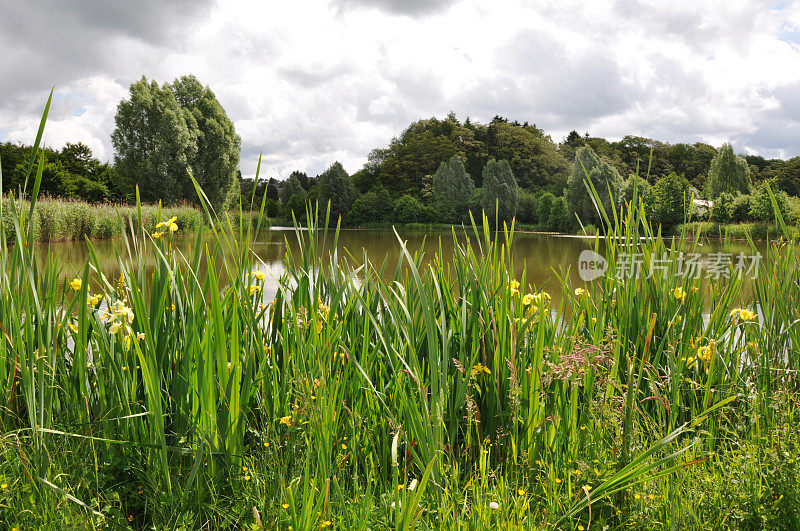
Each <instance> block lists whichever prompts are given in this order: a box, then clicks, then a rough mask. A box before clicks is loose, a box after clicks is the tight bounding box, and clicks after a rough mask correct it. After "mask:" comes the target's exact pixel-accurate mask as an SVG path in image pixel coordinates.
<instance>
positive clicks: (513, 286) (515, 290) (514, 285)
mask: <svg viewBox="0 0 800 531" xmlns="http://www.w3.org/2000/svg"><path fill="white" fill-rule="evenodd" d="M511 294H512V295H518V294H519V282H517V281H516V280H512V281H511Z"/></svg>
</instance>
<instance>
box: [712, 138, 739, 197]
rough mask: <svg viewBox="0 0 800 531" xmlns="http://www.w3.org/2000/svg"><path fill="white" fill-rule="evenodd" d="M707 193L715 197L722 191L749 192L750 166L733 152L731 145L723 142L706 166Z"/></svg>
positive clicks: (731, 192) (732, 192)
mask: <svg viewBox="0 0 800 531" xmlns="http://www.w3.org/2000/svg"><path fill="white" fill-rule="evenodd" d="M707 186H708V195H709V197H710V198H711V199H716V198H717V197H719V195H720V194H721V193H723V192H728V193H730V194H734V195H736V194H749V193H750V167H749V166H748V165H747V161H745V160H744V159H743V158H742V157H740V156H738V155H736V153H734V152H733V146H731V145H730V144H723V145H722V147H721V148H720V149H719V151H717V154H716V155H715V156H714V158H713V159H712V160H711V166H710V167H709V168H708V184H707Z"/></svg>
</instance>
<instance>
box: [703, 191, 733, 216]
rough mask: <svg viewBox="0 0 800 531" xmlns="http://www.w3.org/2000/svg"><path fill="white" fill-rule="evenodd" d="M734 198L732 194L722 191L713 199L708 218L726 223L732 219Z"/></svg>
mask: <svg viewBox="0 0 800 531" xmlns="http://www.w3.org/2000/svg"><path fill="white" fill-rule="evenodd" d="M735 200H736V198H735V197H734V196H733V194H729V193H728V192H722V193H721V194H720V195H719V197H717V198H716V199H715V200H714V204H713V206H712V207H711V214H710V216H709V219H710V220H711V221H714V222H717V223H727V222H728V221H731V219H733V202H734V201H735Z"/></svg>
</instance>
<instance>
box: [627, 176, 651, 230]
mask: <svg viewBox="0 0 800 531" xmlns="http://www.w3.org/2000/svg"><path fill="white" fill-rule="evenodd" d="M634 192H635V193H636V196H637V202H639V201H641V203H642V205H643V206H644V214H645V216H646V217H647V218H648V219H649V218H650V217H651V216H652V215H653V208H654V206H655V195H654V192H653V187H652V186H651V185H650V183H649V182H647V180H646V179H643V178H642V177H638V176H636V175H631V176H630V177H628V178H627V179H625V181H623V183H622V189H621V190H620V195H621V196H622V200H623V201H625V202H626V203H627V204H628V205H631V203H632V202H633V195H634Z"/></svg>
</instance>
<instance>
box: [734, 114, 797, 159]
mask: <svg viewBox="0 0 800 531" xmlns="http://www.w3.org/2000/svg"><path fill="white" fill-rule="evenodd" d="M732 141H733V144H734V146H736V148H737V149H740V150H741V149H744V148H749V149H751V150H753V151H755V152H756V153H758V154H760V155H762V156H765V157H782V158H783V157H796V156H797V155H798V154H800V153H798V146H800V121H798V120H790V119H775V120H771V121H769V122H766V123H762V124H759V126H758V127H757V129H756V130H755V131H753V132H748V133H744V134H740V135H735V136H734V137H733V138H732Z"/></svg>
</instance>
